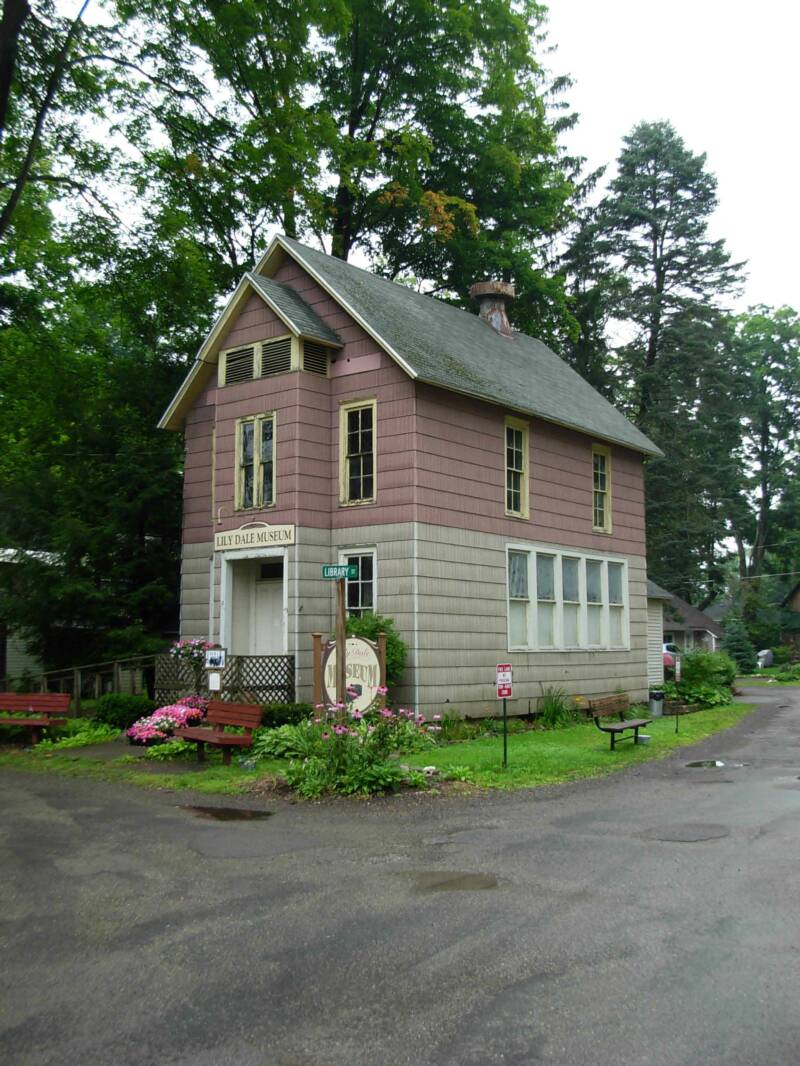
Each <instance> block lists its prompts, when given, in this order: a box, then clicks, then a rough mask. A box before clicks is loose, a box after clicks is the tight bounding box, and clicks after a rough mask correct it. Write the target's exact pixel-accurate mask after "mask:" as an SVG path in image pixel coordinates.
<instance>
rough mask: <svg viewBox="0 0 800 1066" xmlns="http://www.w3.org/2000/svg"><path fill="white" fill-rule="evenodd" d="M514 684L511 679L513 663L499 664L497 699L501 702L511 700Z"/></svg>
mask: <svg viewBox="0 0 800 1066" xmlns="http://www.w3.org/2000/svg"><path fill="white" fill-rule="evenodd" d="M512 688H513V682H512V679H511V663H498V664H497V698H498V699H499V700H506V699H511V690H512Z"/></svg>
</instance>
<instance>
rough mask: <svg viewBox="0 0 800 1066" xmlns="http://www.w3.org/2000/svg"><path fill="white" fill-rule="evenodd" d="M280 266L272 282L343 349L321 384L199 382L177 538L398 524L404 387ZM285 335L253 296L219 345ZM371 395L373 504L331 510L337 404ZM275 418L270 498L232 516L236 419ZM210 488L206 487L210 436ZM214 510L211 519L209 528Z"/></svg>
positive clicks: (357, 335) (371, 345)
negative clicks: (257, 525)
mask: <svg viewBox="0 0 800 1066" xmlns="http://www.w3.org/2000/svg"><path fill="white" fill-rule="evenodd" d="M292 266H293V264H291V263H289V262H287V263H284V265H283V268H282V270H281V271H280V272H279V274H278V276H277V278H276V280H278V281H281V282H283V283H285V284H288V285H291V286H292V287H294V288H296V289H297V290H298V291H299V292H301V295H302V296H303V298H304V299H305V300H306V302H307V303H309V304H310V305H311V306H312V307H314V309H315V310H316V311H317V313H318V314H319V315H320V317H322V318H323V319H325V320H326V321H327V322H328V323H329V324H330V325H331V326H332V328H333V329H335V330H336V331H337V333H338V334H339V336H340V337H341V339H342V340H343V341H344V347H343V348H342V349H341V350H340V351H337V352H336V353H335V362H334V364H333V366H332V372H331V376H330V378H323V377H320V376H319V375H316V374H307V373H297V372H290V373H287V374H281V375H277V376H275V377H268V378H262V379H260V380H258V381H248V382H242V383H241V384H238V385H230V386H226V387H224V388H217V387H216V375H215V379H214V382H213V383H212V384H211V385H209V386H207V387H206V389H205V391H204V393H203V394H202V395H201V397H200V398H199V399H198V400H197V402H196V403H195V405H194V407H193V408H192V411H191V413H190V415H189V417H188V418H187V426H186V466H185V469H186V480H185V486H184V540H185V541H187V542H198V541H205V540H209V539H211V536H212V535H213V532H222V531H224V530H226V529H232V528H236V527H237V526H239V525H241V524H242V523H243V522H245V521H268V522H270V523H276V524H283V523H294V524H296V525H298V526H307V527H316V528H321V529H330V528H350V527H353V526H360V525H363V524H365V523H369V524H386V523H390V522H398V521H407V520H408V519H409V518H410V511H411V508H412V504H413V481H412V478H413V469H412V467H411V465H410V464H409V462H408V461H407V457H409V456H412V457H413V454H414V447H413V434H412V432H411V427H412V425H413V417H414V385H413V382H411V380H410V379H409V378H408V377H407V376H406V374H404V373H403V371H402V370H400V369H399V368H398V367H397V366H396V364H395V363H394V362H393V361H392V360H391V359H390V358H389V356H387V355H386V353H385V352H383V351H382V350H381V349H380V348H379V347H378V345H377V344H376V343H375V342H374V341H373V340H372V338H371V337H369V335H368V334H367V333H366V332H365V331H364V330H363V329H362V328H361V327H360V326H359V325H358V324H357V323H356V322H354V321H353V320H352V319H351V318H350V317H349V316H348V315H347V314H345V313H344V312H343V311H341V310H340V309H339V308H338V307H337V305H336V304H334V302H333V301H332V300H331V299H330V297H329V296H327V294H326V293H325V292H323V291H322V290H321V289H320V288H319V287H318V286H317V285H316V283H315V282H314V281H313V279H311V278H309V277H307V276H306V275H305V273H304V272H303V271H301V270H300V269H299V268H295V269H294V270H292V269H290V268H291V267H292ZM286 332H287V330H286V327H285V325H284V324H283V323H282V322H281V321H280V319H279V318H277V316H275V315H274V314H273V313H272V311H270V309H269V308H268V307H267V306H266V305H265V304H264V302H263V301H262V300H261V299H260V298H259V297H258V296H256V295H255V294H253V295H252V296H251V297H250V299H249V300H248V301H247V303H246V304H245V306H244V308H243V309H242V311H241V312H240V313H239V315H238V316H237V317H236V319H235V320H234V321H233V322H232V323H231V325H230V327H229V328H228V330H227V333H226V335H225V336H224V337H223V338H222V340H221V342H220V347H221V348H222V349H225V348H233V347H238V346H239V345H243V344H252V343H254V342H255V341H259V340H267V339H269V338H271V337H276V336H280V335H282V334H285V333H286ZM359 399H375V400H377V404H378V433H377V455H378V459H377V466H378V485H379V492H378V500H377V502H376V503H375V504H363V505H354V506H350V507H340V506H339V456H338V447H339V405H340V404H341V403H344V402H347V401H350V400H359ZM273 411H274V412H275V418H276V455H277V471H276V474H277V477H276V486H277V492H276V501H275V505H274V506H273V507H270V508H266V509H263V510H252V511H234V487H235V477H236V471H235V434H236V421H237V419H239V418H243V417H246V416H248V415H254V414H266V413H268V412H273ZM212 430H213V436H214V440H215V464H214V465H215V484H214V487H213V502H212V485H211V468H212V463H211V440H212ZM212 506H213V509H214V513H215V514H216V513H217V512H218V513H219V515H220V521H219V522H216V521H214V522H212V519H211V515H212Z"/></svg>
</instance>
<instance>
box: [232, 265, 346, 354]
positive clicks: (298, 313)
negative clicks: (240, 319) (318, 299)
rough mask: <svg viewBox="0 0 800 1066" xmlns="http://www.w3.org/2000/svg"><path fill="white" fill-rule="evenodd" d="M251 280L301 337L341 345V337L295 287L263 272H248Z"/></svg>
mask: <svg viewBox="0 0 800 1066" xmlns="http://www.w3.org/2000/svg"><path fill="white" fill-rule="evenodd" d="M247 280H248V281H250V282H251V283H252V284H253V285H254V286H255V288H257V289H258V290H259V292H261V293H263V295H264V296H266V297H267V299H268V300H271V301H272V303H273V304H274V305H275V306H276V307H277V308H278V310H279V312H280V313H281V315H283V317H284V318H285V319H288V321H289V322H290V323H291V325H292V326H293V327H294V329H295V331H296V332H297V333H299V334H300V336H301V337H309V338H313V339H314V340H321V341H328V342H329V343H330V344H336V345H339V346H341V344H342V341H341V338H340V337H338V336H337V335H336V333H334V332H333V330H332V329H331V328H330V326H328V325H326V323H325V322H323V321H322V319H321V318H320V317H319V315H318V314H317V312H316V311H314V310H313V308H311V307H309V306H308V304H307V303H306V302H305V300H303V299H302V298H301V297H300V296H298V294H297V293H296V292H295V291H294V289H290V288H289V286H288V285H281V284H280V283H279V282H277V281H272V280H271V278H265V277H264V276H263V275H261V274H251V273H248V275H247Z"/></svg>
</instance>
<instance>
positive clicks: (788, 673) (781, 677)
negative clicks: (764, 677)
mask: <svg viewBox="0 0 800 1066" xmlns="http://www.w3.org/2000/svg"><path fill="white" fill-rule="evenodd" d="M772 676H773V677H774V678H775V680H776V681H783V682H786V681H790V682H791V681H800V663H796V664H795V665H794V666H790V667H789V668H788V669H787V670H779V671H778V672H777V673H775V674H773V675H772Z"/></svg>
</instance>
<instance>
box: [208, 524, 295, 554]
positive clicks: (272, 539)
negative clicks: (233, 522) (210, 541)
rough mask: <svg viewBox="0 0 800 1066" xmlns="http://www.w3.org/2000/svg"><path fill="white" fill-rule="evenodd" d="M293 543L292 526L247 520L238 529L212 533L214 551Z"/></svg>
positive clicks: (281, 545) (271, 546)
mask: <svg viewBox="0 0 800 1066" xmlns="http://www.w3.org/2000/svg"><path fill="white" fill-rule="evenodd" d="M290 544H294V526H293V525H291V526H270V525H268V524H267V523H266V522H248V523H246V525H243V526H239V528H238V529H229V530H227V532H225V533H215V534H214V551H215V552H229V551H241V550H242V549H244V548H274V547H284V546H287V545H290Z"/></svg>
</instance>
